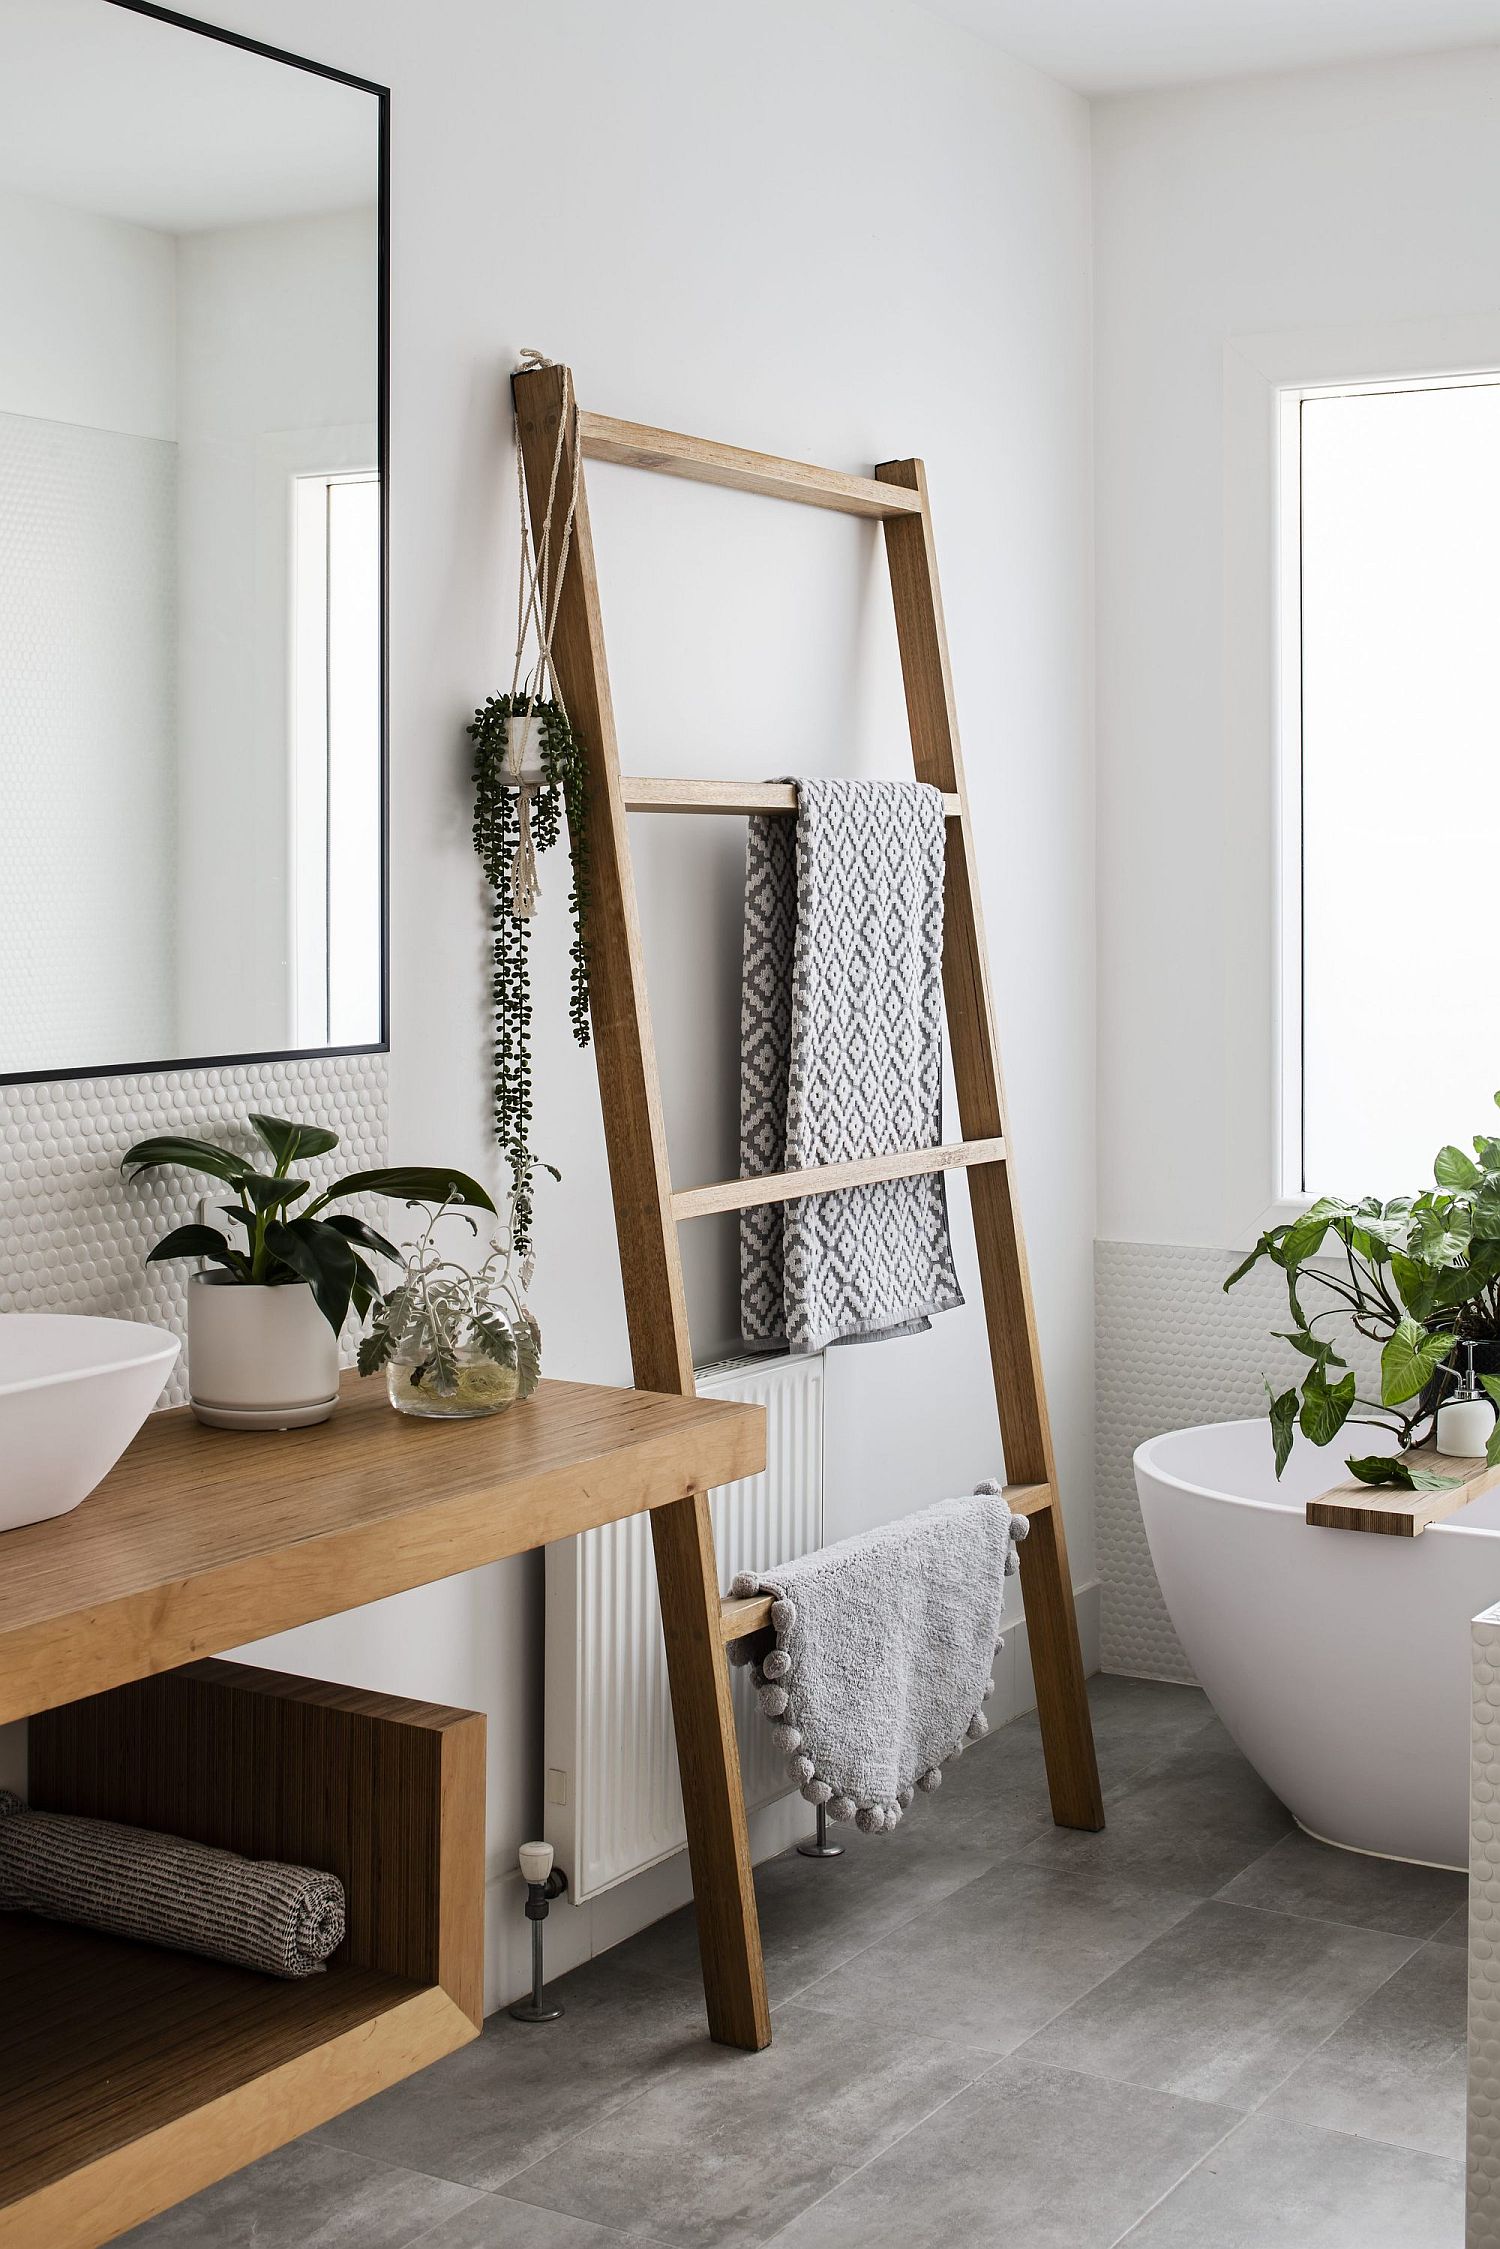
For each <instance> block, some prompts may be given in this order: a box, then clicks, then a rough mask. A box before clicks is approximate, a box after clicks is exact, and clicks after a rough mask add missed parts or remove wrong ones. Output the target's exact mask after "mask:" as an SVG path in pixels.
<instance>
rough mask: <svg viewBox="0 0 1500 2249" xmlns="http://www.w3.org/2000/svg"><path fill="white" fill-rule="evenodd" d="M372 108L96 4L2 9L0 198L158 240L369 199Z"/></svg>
mask: <svg viewBox="0 0 1500 2249" xmlns="http://www.w3.org/2000/svg"><path fill="white" fill-rule="evenodd" d="M377 129H378V115H377V104H376V102H375V99H374V97H373V96H372V95H370V94H367V93H365V92H363V91H362V90H361V89H360V88H358V87H353V86H342V85H340V84H338V83H337V81H335V80H333V79H328V78H322V77H318V76H316V75H314V74H313V73H312V72H310V71H305V70H296V69H293V68H291V67H289V66H288V65H287V64H285V63H279V62H272V61H268V60H267V59H266V58H265V57H264V56H262V55H252V54H247V53H246V52H245V50H244V49H243V48H241V47H232V46H230V45H228V44H227V43H226V42H224V41H223V40H219V39H206V38H204V37H203V36H202V35H201V34H200V33H197V32H192V31H184V30H182V29H181V28H180V27H179V26H177V25H175V24H164V23H161V22H159V21H158V20H156V19H155V18H154V17H150V16H140V15H136V14H134V13H133V12H132V11H130V10H128V9H124V8H116V7H112V6H110V5H109V4H108V0H0V185H3V186H6V187H10V188H15V189H18V190H20V191H21V192H22V193H23V194H27V195H38V196H45V197H48V198H50V199H51V200H52V201H54V202H58V203H67V204H71V205H72V206H73V207H74V208H75V209H79V210H87V211H96V212H100V213H102V214H103V215H104V216H106V217H108V218H114V219H129V220H133V221H134V222H135V223H136V224H137V225H139V226H149V227H158V228H160V229H162V230H163V231H164V232H166V233H169V234H186V233H192V232H195V231H197V230H198V229H200V228H203V227H219V226H242V225H244V224H246V223H247V222H249V221H251V220H256V219H280V218H300V217H304V216H307V215H309V214H311V213H313V212H316V211H335V210H352V209H354V208H355V207H356V206H358V205H360V204H365V203H372V202H373V201H374V199H375V186H376V152H377V146H378V141H377Z"/></svg>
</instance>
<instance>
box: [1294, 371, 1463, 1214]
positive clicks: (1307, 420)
mask: <svg viewBox="0 0 1500 2249" xmlns="http://www.w3.org/2000/svg"><path fill="white" fill-rule="evenodd" d="M1282 402H1283V422H1282V470H1283V493H1282V498H1283V507H1282V520H1283V540H1282V563H1283V567H1282V587H1281V599H1282V624H1281V643H1282V651H1283V664H1282V705H1283V726H1282V735H1283V741H1284V744H1285V755H1284V759H1283V776H1284V795H1283V823H1282V833H1283V851H1282V866H1283V881H1282V903H1283V915H1282V940H1283V941H1282V962H1283V992H1282V1022H1283V1026H1284V1036H1283V1055H1282V1064H1283V1068H1282V1084H1283V1117H1282V1135H1281V1137H1282V1149H1283V1180H1282V1192H1283V1193H1284V1194H1287V1195H1296V1194H1302V1193H1305V1194H1311V1195H1318V1194H1341V1195H1351V1196H1357V1195H1361V1194H1366V1193H1374V1194H1379V1195H1382V1196H1388V1195H1392V1194H1395V1193H1397V1192H1400V1191H1403V1190H1410V1189H1412V1188H1414V1187H1416V1186H1418V1185H1420V1184H1423V1183H1425V1182H1427V1181H1429V1180H1430V1178H1431V1167H1432V1159H1433V1156H1434V1155H1435V1153H1436V1152H1437V1150H1438V1149H1439V1148H1440V1147H1441V1146H1442V1145H1443V1144H1444V1142H1445V1141H1450V1140H1456V1141H1459V1142H1461V1143H1462V1142H1466V1141H1467V1139H1468V1137H1469V1136H1470V1134H1472V1133H1474V1132H1477V1131H1486V1130H1490V1129H1496V1130H1500V1119H1497V1115H1496V1111H1495V1108H1494V1105H1493V1100H1492V1096H1493V1094H1494V1092H1495V1089H1496V1088H1497V1087H1500V1007H1497V1006H1496V1004H1495V1001H1494V998H1493V975H1492V961H1493V957H1494V945H1495V929H1496V908H1495V903H1494V900H1495V895H1496V887H1495V871H1496V870H1497V869H1500V629H1497V628H1500V376H1497V375H1494V374H1486V375H1475V376H1463V377H1459V376H1448V377H1444V378H1442V379H1441V380H1433V381H1430V382H1423V383H1418V384H1412V383H1406V384H1400V385H1398V384H1394V383H1392V384H1385V385H1380V386H1374V385H1372V386H1367V387H1363V388H1357V389H1355V388H1340V389H1338V390H1317V391H1300V392H1291V393H1288V392H1283V393H1282Z"/></svg>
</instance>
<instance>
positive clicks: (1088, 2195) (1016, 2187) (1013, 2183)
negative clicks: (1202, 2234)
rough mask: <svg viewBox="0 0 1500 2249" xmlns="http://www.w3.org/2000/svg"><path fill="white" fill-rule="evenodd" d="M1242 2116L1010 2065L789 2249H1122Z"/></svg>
mask: <svg viewBox="0 0 1500 2249" xmlns="http://www.w3.org/2000/svg"><path fill="white" fill-rule="evenodd" d="M1237 2122H1238V2117H1237V2116H1236V2114H1235V2112H1234V2110H1232V2109H1222V2108H1211V2107H1209V2106H1208V2105H1207V2104H1206V2103H1204V2102H1201V2101H1188V2100H1183V2099H1181V2098H1180V2097H1179V2096H1177V2095H1175V2094H1170V2093H1150V2092H1145V2091H1143V2090H1142V2089H1141V2088H1140V2087H1139V2086H1135V2085H1108V2084H1104V2083H1102V2082H1101V2081H1100V2080H1099V2079H1098V2078H1091V2077H1076V2076H1073V2075H1072V2074H1070V2073H1069V2072H1066V2071H1063V2070H1052V2069H1031V2068H1027V2067H1024V2066H1022V2065H1021V2064H1020V2063H1018V2062H1016V2061H1015V2060H1011V2061H1004V2062H1000V2063H998V2064H997V2065H996V2067H995V2068H994V2069H992V2070H991V2071H990V2072H989V2074H988V2075H987V2076H985V2077H982V2078H981V2079H980V2080H979V2082H978V2084H976V2085H971V2086H970V2088H969V2090H968V2091H967V2092H966V2093H961V2094H960V2095H959V2097H958V2099H957V2100H955V2101H950V2102H949V2103H948V2105H947V2107H946V2108H941V2109H939V2110H938V2111H937V2113H936V2115H934V2116H929V2117H928V2118H927V2119H926V2121H925V2122H924V2123H921V2124H919V2125H918V2126H917V2128H916V2130H915V2131H914V2132H908V2134H907V2136H906V2138H905V2139H904V2140H899V2141H898V2142H897V2143H896V2145H895V2146H894V2147H893V2148H889V2149H887V2151H886V2153H885V2154H884V2155H881V2156H877V2157H876V2159H875V2161H874V2162H873V2163H868V2164H866V2166H865V2168H864V2169H863V2170H862V2171H857V2172H856V2173H855V2174H854V2176H853V2178H851V2179H846V2180H845V2181H844V2183H843V2185H842V2186H839V2187H835V2188H834V2190H833V2192H832V2194H830V2195H827V2196H825V2197H824V2199H823V2200H822V2201H821V2202H818V2203H815V2204H814V2205H813V2207H812V2208H811V2209H810V2210H805V2211H804V2212H803V2213H802V2215H801V2217H799V2218H797V2219H795V2220H794V2221H793V2223H792V2224H791V2225H790V2226H788V2227H787V2229H786V2231H785V2233H782V2234H779V2235H778V2236H777V2243H776V2249H783V2245H784V2249H913V2244H926V2243H936V2242H941V2243H942V2244H943V2249H997V2245H998V2244H1000V2243H1004V2244H1006V2245H1007V2249H1011V2245H1014V2249H1110V2244H1111V2243H1113V2242H1115V2241H1117V2240H1118V2239H1119V2237H1120V2235H1121V2233H1122V2232H1124V2230H1125V2228H1126V2227H1127V2226H1130V2225H1132V2224H1134V2222H1135V2220H1136V2219H1137V2218H1138V2217H1140V2216H1141V2214H1142V2213H1143V2212H1144V2211H1146V2210H1149V2209H1150V2208H1151V2205H1152V2204H1153V2203H1154V2202H1156V2201H1157V2200H1158V2199H1159V2198H1160V2197H1161V2196H1162V2195H1163V2194H1165V2193H1166V2192H1167V2190H1168V2189H1169V2188H1170V2187H1171V2186H1172V2185H1173V2184H1174V2183H1175V2182H1176V2181H1177V2180H1178V2179H1180V2178H1181V2177H1182V2175H1183V2173H1184V2172H1185V2171H1187V2170H1189V2169H1190V2168H1191V2167H1192V2165H1193V2164H1194V2163H1196V2162H1197V2160H1198V2158H1199V2157H1200V2156H1202V2155H1204V2154H1206V2153H1207V2151H1208V2150H1209V2148H1211V2147H1212V2146H1213V2145H1214V2143H1215V2142H1216V2141H1217V2140H1219V2139H1221V2138H1222V2137H1223V2135H1224V2134H1225V2133H1226V2132H1227V2131H1229V2130H1231V2129H1232V2127H1233V2126H1234V2125H1235V2124H1236V2123H1237Z"/></svg>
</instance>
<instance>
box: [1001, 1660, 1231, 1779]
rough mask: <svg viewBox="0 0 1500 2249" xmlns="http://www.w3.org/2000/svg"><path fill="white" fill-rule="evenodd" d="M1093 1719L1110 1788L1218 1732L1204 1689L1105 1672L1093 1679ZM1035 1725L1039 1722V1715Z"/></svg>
mask: <svg viewBox="0 0 1500 2249" xmlns="http://www.w3.org/2000/svg"><path fill="white" fill-rule="evenodd" d="M1089 1715H1090V1717H1091V1718H1092V1719H1093V1722H1094V1747H1095V1750H1096V1751H1097V1753H1098V1758H1099V1772H1100V1777H1101V1778H1102V1780H1103V1782H1104V1785H1105V1786H1106V1788H1108V1787H1112V1786H1114V1785H1115V1784H1116V1783H1118V1782H1120V1781H1122V1780H1128V1779H1130V1778H1132V1777H1133V1776H1134V1775H1135V1774H1137V1773H1139V1772H1140V1771H1141V1770H1142V1769H1143V1768H1144V1767H1145V1766H1147V1765H1151V1764H1155V1763H1157V1762H1158V1761H1159V1760H1160V1759H1161V1758H1163V1757H1167V1756H1170V1755H1172V1753H1173V1752H1174V1751H1176V1750H1179V1749H1186V1748H1187V1747H1188V1745H1189V1744H1190V1743H1192V1742H1195V1741H1198V1740H1199V1739H1200V1737H1201V1736H1202V1735H1203V1733H1204V1730H1205V1729H1206V1728H1213V1729H1214V1730H1215V1732H1217V1731H1218V1721H1217V1720H1216V1719H1215V1717H1214V1713H1213V1706H1212V1704H1211V1703H1210V1702H1209V1699H1208V1697H1207V1695H1206V1694H1204V1693H1203V1691H1202V1689H1201V1688H1200V1687H1174V1686H1169V1685H1167V1684H1166V1683H1165V1682H1164V1681H1162V1680H1160V1679H1118V1678H1110V1677H1106V1676H1105V1675H1104V1674H1103V1673H1102V1672H1101V1673H1100V1674H1099V1675H1098V1676H1097V1677H1095V1678H1093V1679H1091V1680H1090V1681H1089ZM1029 1723H1032V1724H1035V1717H1034V1715H1033V1717H1032V1719H1031V1720H1030V1721H1029Z"/></svg>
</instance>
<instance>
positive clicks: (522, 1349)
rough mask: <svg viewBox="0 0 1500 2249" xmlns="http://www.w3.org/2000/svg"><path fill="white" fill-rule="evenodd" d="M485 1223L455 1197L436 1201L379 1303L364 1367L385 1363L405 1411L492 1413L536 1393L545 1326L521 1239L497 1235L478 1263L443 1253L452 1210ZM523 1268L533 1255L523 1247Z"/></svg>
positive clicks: (363, 1351) (362, 1351)
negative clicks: (527, 1290) (535, 1311)
mask: <svg viewBox="0 0 1500 2249" xmlns="http://www.w3.org/2000/svg"><path fill="white" fill-rule="evenodd" d="M450 1218H459V1219H462V1220H463V1223H464V1224H466V1225H467V1226H468V1227H469V1229H470V1231H471V1232H472V1233H473V1234H474V1235H475V1237H476V1239H477V1237H478V1228H477V1227H476V1226H475V1225H474V1222H473V1220H472V1219H470V1218H466V1217H465V1216H464V1213H463V1212H462V1211H459V1210H458V1209H456V1208H455V1206H454V1204H452V1203H450V1204H447V1205H445V1206H444V1207H443V1208H442V1209H441V1210H435V1211H433V1213H432V1214H431V1216H430V1218H429V1219H428V1222H427V1225H426V1226H425V1228H424V1229H423V1231H422V1233H421V1234H420V1236H419V1237H418V1239H417V1240H416V1241H415V1242H412V1243H410V1244H409V1245H408V1246H407V1247H406V1248H405V1249H404V1250H403V1251H402V1258H403V1261H404V1264H405V1268H406V1269H405V1271H404V1273H403V1274H402V1277H401V1280H400V1281H399V1283H398V1284H397V1286H396V1287H395V1288H393V1289H392V1290H390V1291H389V1293H388V1294H387V1295H385V1296H383V1297H382V1298H381V1299H380V1300H379V1301H378V1303H377V1304H376V1306H375V1310H374V1316H373V1318H372V1319H371V1322H370V1330H369V1333H368V1334H367V1335H366V1336H365V1338H364V1340H363V1341H362V1342H361V1344H360V1347H359V1371H360V1373H361V1374H367V1375H368V1374H376V1373H378V1372H379V1371H380V1369H381V1368H382V1367H384V1368H385V1369H386V1370H387V1375H388V1379H389V1383H390V1392H391V1402H392V1404H393V1405H395V1406H397V1407H399V1408H401V1409H402V1410H404V1411H406V1412H415V1413H428V1414H439V1415H441V1414H444V1413H454V1414H464V1413H493V1412H496V1411H498V1410H499V1409H500V1408H501V1407H503V1406H507V1405H511V1404H514V1403H515V1402H516V1401H517V1400H518V1399H521V1398H529V1397H530V1396H531V1393H532V1391H533V1390H535V1388H536V1386H537V1383H538V1382H539V1381H540V1379H541V1372H542V1334H541V1329H540V1328H539V1327H538V1326H537V1323H536V1321H535V1319H534V1318H533V1316H532V1314H531V1313H530V1312H529V1311H528V1310H527V1308H526V1306H525V1304H524V1303H523V1302H522V1299H521V1294H520V1290H519V1288H518V1287H517V1284H516V1279H515V1270H514V1269H515V1264H516V1257H517V1251H516V1245H515V1243H514V1241H513V1240H512V1241H510V1242H501V1241H498V1240H496V1241H492V1242H491V1243H490V1244H489V1248H488V1252H487V1254H486V1256H485V1259H484V1262H483V1264H482V1265H480V1266H479V1267H478V1269H477V1270H474V1269H471V1268H470V1267H469V1266H466V1265H462V1264H460V1263H459V1262H458V1261H457V1260H456V1259H454V1258H449V1257H445V1256H444V1255H443V1253H442V1251H441V1250H440V1249H439V1248H438V1246H437V1242H436V1239H435V1237H436V1234H437V1230H438V1227H439V1226H440V1225H441V1224H442V1223H443V1222H444V1221H445V1220H447V1219H450ZM521 1270H522V1273H523V1275H524V1274H526V1273H527V1272H529V1260H527V1259H525V1258H524V1257H523V1259H522V1266H521Z"/></svg>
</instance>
